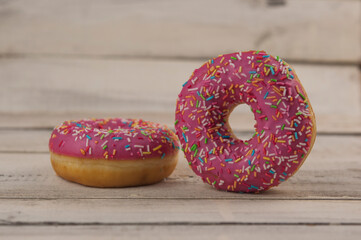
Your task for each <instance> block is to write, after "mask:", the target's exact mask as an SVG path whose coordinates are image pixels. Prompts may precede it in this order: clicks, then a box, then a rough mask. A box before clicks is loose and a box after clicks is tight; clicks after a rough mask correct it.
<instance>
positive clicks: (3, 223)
mask: <svg viewBox="0 0 361 240" xmlns="http://www.w3.org/2000/svg"><path fill="white" fill-rule="evenodd" d="M183 225H186V226H187V225H191V226H217V225H222V226H225V225H226V226H252V225H255V226H361V222H188V221H183V222H182V221H180V222H108V223H104V222H83V223H79V222H56V221H43V222H24V221H6V220H2V221H1V222H0V226H183Z"/></svg>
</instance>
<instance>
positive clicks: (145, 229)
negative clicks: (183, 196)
mask: <svg viewBox="0 0 361 240" xmlns="http://www.w3.org/2000/svg"><path fill="white" fill-rule="evenodd" d="M20 229H21V230H20ZM19 230H20V231H19ZM360 235H361V228H360V226H344V225H341V226H340V225H331V226H318V225H313V224H309V225H306V226H303V225H296V226H295V225H291V226H287V225H286V226H285V225H231V224H230V225H224V224H223V225H211V226H208V225H206V226H204V225H125V226H124V225H120V226H117V225H110V226H109V225H105V226H104V225H100V226H99V225H90V226H49V225H46V226H22V227H21V228H20V227H19V226H0V237H6V239H25V238H26V239H36V240H42V239H53V238H54V236H58V237H61V238H62V239H64V238H66V239H76V240H82V239H86V240H91V239H100V238H101V239H114V238H116V239H119V238H120V239H129V240H133V239H158V240H169V239H175V240H177V239H180V240H184V239H197V240H209V239H222V240H228V239H238V238H239V237H240V236H241V237H242V239H265V238H267V239H277V240H289V239H293V240H304V239H327V240H340V239H343V240H348V239H357V236H360Z"/></svg>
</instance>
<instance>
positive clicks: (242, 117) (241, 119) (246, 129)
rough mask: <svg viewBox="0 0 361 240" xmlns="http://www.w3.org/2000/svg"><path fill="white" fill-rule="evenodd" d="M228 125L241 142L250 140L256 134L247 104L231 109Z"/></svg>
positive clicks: (253, 120)
mask: <svg viewBox="0 0 361 240" xmlns="http://www.w3.org/2000/svg"><path fill="white" fill-rule="evenodd" d="M228 124H229V127H230V129H231V130H232V131H233V134H234V135H235V136H236V137H237V138H238V139H240V140H242V141H247V140H249V139H251V138H252V136H253V135H254V134H255V132H256V130H255V128H254V126H255V124H256V121H255V119H254V114H253V112H252V111H251V108H250V106H248V105H247V104H240V105H238V106H236V107H235V108H234V109H233V111H232V112H231V115H230V116H229V118H228Z"/></svg>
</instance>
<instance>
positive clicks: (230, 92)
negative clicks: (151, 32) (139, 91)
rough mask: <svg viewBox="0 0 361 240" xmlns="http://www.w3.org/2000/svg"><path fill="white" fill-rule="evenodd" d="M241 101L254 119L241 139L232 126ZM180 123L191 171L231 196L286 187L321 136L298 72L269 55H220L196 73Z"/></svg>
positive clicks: (183, 95)
mask: <svg viewBox="0 0 361 240" xmlns="http://www.w3.org/2000/svg"><path fill="white" fill-rule="evenodd" d="M243 103H245V104H247V105H249V106H250V108H251V111H252V112H253V114H254V119H255V121H256V124H255V125H254V128H255V133H254V135H253V137H251V138H250V139H248V140H242V139H238V138H237V137H236V136H235V134H234V132H233V131H232V129H231V126H230V125H229V122H228V118H229V116H230V114H231V112H232V110H233V109H234V108H235V107H236V106H237V105H239V104H243ZM175 120H176V121H175V128H176V134H177V135H178V137H179V140H180V142H181V149H182V151H183V152H184V154H185V157H186V159H187V161H188V164H189V166H190V167H191V169H192V170H193V171H194V172H195V173H196V174H197V175H198V176H200V177H201V178H202V180H203V181H204V182H205V183H208V184H209V185H211V186H213V187H214V188H216V189H218V190H225V191H230V192H242V193H244V192H261V191H265V190H267V189H269V188H271V187H274V186H277V185H279V184H280V183H282V182H284V181H286V180H287V179H288V178H289V177H291V176H292V175H293V174H294V173H295V172H296V171H297V170H298V169H299V168H300V166H301V165H302V163H303V162H304V161H305V160H306V158H307V156H308V154H309V153H310V151H311V149H312V147H313V144H314V141H315V137H316V122H315V115H314V113H313V110H312V107H311V104H310V101H309V99H308V97H307V94H306V92H305V90H304V88H303V87H302V85H301V83H300V81H299V79H298V77H297V75H296V73H295V71H294V70H293V68H292V67H291V66H290V65H288V64H287V63H286V62H285V61H283V60H282V59H281V58H279V57H273V56H271V55H269V54H267V53H266V52H264V51H248V52H237V53H232V54H225V55H220V56H218V57H216V58H213V59H211V60H209V61H208V62H206V63H204V64H203V65H202V66H201V67H200V68H199V69H196V70H195V71H194V72H193V74H192V75H191V77H190V78H189V80H188V81H187V82H186V83H185V84H184V85H183V88H182V90H181V92H180V94H179V96H178V99H177V105H176V113H175Z"/></svg>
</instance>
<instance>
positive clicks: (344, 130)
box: [0, 108, 361, 135]
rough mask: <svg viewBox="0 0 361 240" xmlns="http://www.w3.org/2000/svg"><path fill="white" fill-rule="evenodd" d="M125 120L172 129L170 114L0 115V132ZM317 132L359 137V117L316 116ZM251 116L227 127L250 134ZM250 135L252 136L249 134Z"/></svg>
mask: <svg viewBox="0 0 361 240" xmlns="http://www.w3.org/2000/svg"><path fill="white" fill-rule="evenodd" d="M107 117H125V118H142V119H145V120H148V121H154V122H158V123H161V124H166V125H167V126H169V127H171V128H173V124H174V113H173V112H127V111H125V112H113V113H109V112H106V113H104V112H103V113H99V112H65V113H64V112H63V113H54V112H50V113H49V112H46V113H45V112H35V113H34V112H31V113H3V114H0V130H22V129H24V130H25V129H27V130H42V129H45V130H50V129H53V128H54V127H55V126H57V125H59V124H61V122H63V121H65V120H71V119H73V120H76V119H84V118H107ZM316 120H317V132H318V133H320V134H350V135H352V134H355V135H357V134H361V117H359V116H342V115H341V116H340V115H317V116H316ZM253 121H254V120H253V116H252V114H249V112H246V113H245V112H243V111H238V108H236V109H235V112H234V113H232V115H231V117H230V123H231V126H232V129H233V130H234V131H236V134H238V133H240V132H245V133H246V134H250V133H251V132H252V131H253V125H254V123H253ZM251 134H252V133H251Z"/></svg>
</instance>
